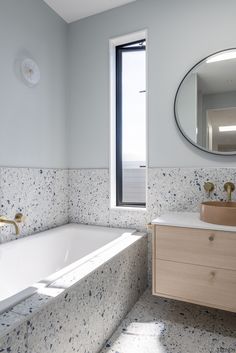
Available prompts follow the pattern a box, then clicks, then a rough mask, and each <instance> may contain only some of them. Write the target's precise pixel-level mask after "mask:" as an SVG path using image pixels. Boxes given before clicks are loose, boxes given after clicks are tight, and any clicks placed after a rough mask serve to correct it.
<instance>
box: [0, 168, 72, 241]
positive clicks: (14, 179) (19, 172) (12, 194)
mask: <svg viewBox="0 0 236 353" xmlns="http://www.w3.org/2000/svg"><path fill="white" fill-rule="evenodd" d="M0 192H1V205H0V207H1V214H2V215H5V216H7V217H9V218H12V219H13V218H14V216H15V214H16V213H17V212H22V213H23V214H24V215H25V216H26V217H27V218H26V221H25V223H24V224H22V225H21V226H20V227H21V236H26V235H31V234H33V233H36V232H39V231H43V230H46V229H49V228H53V227H56V226H59V225H62V224H66V223H68V170H66V169H34V168H0ZM12 233H13V229H12V228H11V227H9V226H6V227H1V234H0V242H4V241H8V240H12V239H16V237H15V236H14V235H12Z"/></svg>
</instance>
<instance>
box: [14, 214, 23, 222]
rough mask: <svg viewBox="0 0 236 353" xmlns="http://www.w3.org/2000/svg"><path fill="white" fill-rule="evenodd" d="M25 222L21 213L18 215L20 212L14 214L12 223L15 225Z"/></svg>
mask: <svg viewBox="0 0 236 353" xmlns="http://www.w3.org/2000/svg"><path fill="white" fill-rule="evenodd" d="M25 220H26V217H25V216H24V215H23V214H22V213H20V212H19V213H16V215H15V218H14V221H15V222H16V223H22V222H25Z"/></svg>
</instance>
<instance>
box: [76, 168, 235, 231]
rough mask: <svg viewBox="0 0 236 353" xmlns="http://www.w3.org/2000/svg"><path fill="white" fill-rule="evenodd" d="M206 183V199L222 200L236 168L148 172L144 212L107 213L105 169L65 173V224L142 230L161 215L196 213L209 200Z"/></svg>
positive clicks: (107, 186)
mask: <svg viewBox="0 0 236 353" xmlns="http://www.w3.org/2000/svg"><path fill="white" fill-rule="evenodd" d="M208 180H210V181H212V182H213V183H214V184H215V190H214V192H213V194H212V195H211V196H210V199H215V200H224V199H225V198H226V193H225V192H224V189H223V185H224V183H225V182H226V181H232V182H234V183H236V168H149V170H148V193H147V210H146V212H145V211H144V210H127V209H125V208H124V210H120V209H110V197H109V192H110V186H109V183H110V180H109V170H108V169H77V170H69V220H70V222H77V221H79V222H81V223H88V224H99V225H106V226H114V227H119V226H120V227H131V228H132V227H133V228H137V229H139V230H143V229H145V228H146V224H147V223H148V222H150V221H151V220H152V219H154V218H155V217H157V216H158V215H160V214H163V213H165V212H169V211H197V210H198V209H199V204H200V203H201V202H202V201H203V200H206V199H209V198H208V195H206V193H205V190H204V188H203V185H204V182H205V181H208ZM235 198H236V196H235Z"/></svg>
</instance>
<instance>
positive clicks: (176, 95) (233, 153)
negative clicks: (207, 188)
mask: <svg viewBox="0 0 236 353" xmlns="http://www.w3.org/2000/svg"><path fill="white" fill-rule="evenodd" d="M230 50H236V48H227V49H223V50H219V51H217V52H214V53H212V54H210V55H208V56H206V57H205V58H204V59H202V60H200V61H198V62H197V63H196V64H195V65H194V66H192V67H191V69H190V70H188V72H187V73H186V74H185V75H184V77H183V79H182V80H181V82H180V84H179V86H178V88H177V91H176V94H175V99H174V117H175V122H176V125H177V127H178V129H179V131H180V132H181V134H182V135H183V137H184V138H185V139H186V140H187V141H188V142H190V143H191V145H192V146H194V147H196V148H198V149H199V150H201V151H204V152H206V153H209V154H214V155H217V156H228V157H230V156H236V151H235V152H228V153H226V152H217V151H209V150H208V149H206V148H204V147H201V146H199V145H197V144H196V143H194V141H193V140H191V139H190V138H189V137H188V136H187V135H186V134H185V133H184V130H183V128H182V127H181V124H180V122H179V119H178V114H177V109H176V105H177V99H178V93H179V91H180V88H181V86H182V84H183V82H184V81H185V79H186V78H187V76H188V75H189V74H190V72H191V71H193V70H194V69H195V68H196V67H197V66H198V65H200V64H201V63H203V62H204V61H206V60H207V59H208V58H210V57H211V56H214V55H217V54H220V53H223V52H225V51H230Z"/></svg>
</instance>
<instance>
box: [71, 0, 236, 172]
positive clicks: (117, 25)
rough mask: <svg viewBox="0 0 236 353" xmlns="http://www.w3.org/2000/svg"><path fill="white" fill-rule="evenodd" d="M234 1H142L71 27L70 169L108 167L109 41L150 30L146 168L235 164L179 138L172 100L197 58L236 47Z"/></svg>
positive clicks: (233, 161)
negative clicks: (135, 32)
mask: <svg viewBox="0 0 236 353" xmlns="http://www.w3.org/2000/svg"><path fill="white" fill-rule="evenodd" d="M235 13H236V2H235V0H227V2H225V1H223V0H198V1H196V0H191V1H190V0H178V1H176V0H137V1H136V2H134V3H132V4H130V5H127V6H124V7H120V8H117V9H114V10H111V11H108V12H105V13H103V14H99V15H95V16H92V17H90V18H87V19H83V20H80V21H78V22H75V23H73V24H71V25H70V26H69V48H70V51H69V54H70V62H69V67H70V76H69V82H70V86H69V87H70V91H69V97H70V100H69V122H68V124H69V125H68V127H69V133H68V158H69V165H70V167H83V168H86V167H88V168H96V167H97V168H103V167H108V166H109V47H108V43H109V39H110V38H112V37H116V36H120V35H123V34H126V33H129V32H133V31H137V30H140V29H143V28H147V29H148V33H149V40H148V44H149V48H148V64H149V75H148V81H149V104H148V108H149V134H148V143H149V165H150V166H151V167H158V166H172V167H173V166H227V165H228V166H236V157H229V158H225V157H220V156H213V155H209V154H207V153H204V152H202V151H199V150H197V149H196V148H194V147H192V146H191V145H190V144H189V143H188V142H187V141H185V140H184V138H183V137H182V136H181V135H180V133H179V131H178V130H177V128H176V125H175V122H174V116H173V101H174V96H175V92H176V89H177V87H178V84H179V82H180V80H181V79H182V77H183V75H184V74H185V73H186V72H187V71H188V69H189V68H190V67H192V66H193V65H194V64H195V63H196V62H197V61H199V60H200V59H202V58H203V57H205V56H207V55H209V54H210V53H212V52H215V51H217V50H220V49H224V48H228V47H235V46H236V21H235Z"/></svg>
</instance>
